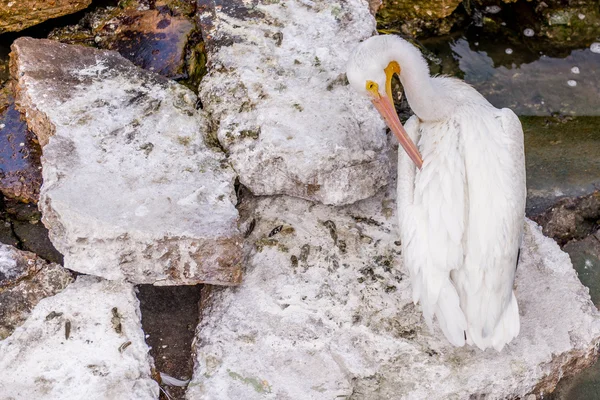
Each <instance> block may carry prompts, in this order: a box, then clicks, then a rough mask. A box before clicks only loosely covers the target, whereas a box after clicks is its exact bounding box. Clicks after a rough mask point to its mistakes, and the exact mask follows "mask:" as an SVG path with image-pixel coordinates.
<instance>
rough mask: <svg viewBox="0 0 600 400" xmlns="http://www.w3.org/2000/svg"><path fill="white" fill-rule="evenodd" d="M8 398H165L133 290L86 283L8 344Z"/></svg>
mask: <svg viewBox="0 0 600 400" xmlns="http://www.w3.org/2000/svg"><path fill="white" fill-rule="evenodd" d="M0 354H2V357H1V358H0V371H2V373H1V374H0V399H2V400H8V399H45V400H52V399H84V398H85V399H128V400H146V399H158V394H159V389H158V384H157V383H156V382H155V381H153V380H152V378H151V377H150V371H151V366H152V359H151V358H150V356H149V355H148V347H147V346H146V343H145V342H144V332H143V331H142V328H141V323H140V314H139V308H138V300H137V299H136V297H135V294H134V291H133V287H132V286H131V285H129V284H127V283H123V282H111V281H106V280H103V279H101V278H97V277H91V276H80V277H79V278H77V281H75V283H73V284H71V285H69V286H68V287H67V288H66V289H65V290H64V291H62V292H61V293H59V294H57V295H55V296H53V297H48V298H46V299H44V300H42V301H40V302H39V303H38V305H37V306H36V307H35V308H34V310H33V312H32V314H31V317H30V318H29V319H28V320H27V321H26V322H25V323H24V324H23V325H22V326H20V327H19V328H17V330H16V331H15V332H14V334H13V335H12V336H10V337H9V338H8V339H5V340H4V341H2V342H0Z"/></svg>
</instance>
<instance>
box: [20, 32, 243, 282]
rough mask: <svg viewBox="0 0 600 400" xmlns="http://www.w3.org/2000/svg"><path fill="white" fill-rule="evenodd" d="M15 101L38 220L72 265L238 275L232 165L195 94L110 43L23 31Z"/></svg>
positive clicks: (133, 272)
mask: <svg viewBox="0 0 600 400" xmlns="http://www.w3.org/2000/svg"><path fill="white" fill-rule="evenodd" d="M11 61H12V64H11V71H12V74H13V76H14V77H15V78H17V82H16V84H15V87H16V99H17V100H16V104H17V107H18V108H19V109H20V110H21V111H22V112H24V114H25V117H26V120H27V123H28V126H29V127H30V129H32V130H33V131H34V132H35V134H36V135H37V136H38V140H39V142H40V144H41V145H42V152H43V157H42V166H43V178H44V185H43V186H42V190H41V195H40V203H39V204H40V209H41V211H42V214H43V219H42V221H43V222H44V224H45V225H46V226H47V227H48V229H49V231H50V239H51V240H52V242H53V244H54V245H55V246H56V248H57V249H58V251H60V252H61V253H62V254H63V255H64V256H65V267H67V268H69V269H73V270H75V271H79V272H83V273H88V274H93V275H96V276H102V277H104V278H106V279H112V280H121V279H125V280H127V281H129V282H132V283H136V284H139V283H152V284H165V285H173V284H196V283H211V284H224V285H235V284H238V283H239V282H240V280H241V264H240V261H241V259H240V257H241V248H240V246H241V235H240V233H239V231H238V228H237V218H238V215H237V210H236V209H235V201H236V200H235V194H234V188H233V183H234V177H235V176H234V173H233V171H232V169H231V167H230V166H229V164H228V163H227V161H226V160H225V158H224V156H223V154H221V153H219V152H217V151H214V150H212V149H211V148H209V147H208V146H207V144H206V137H205V136H203V133H204V135H207V134H208V126H207V124H206V121H205V119H204V115H203V114H202V113H201V112H198V111H197V110H196V109H195V105H196V98H195V95H194V94H193V93H192V92H191V91H189V90H188V89H185V88H184V87H182V86H181V85H178V84H176V83H174V82H172V81H169V80H167V79H165V78H163V77H161V76H159V75H156V74H153V73H151V72H147V71H144V70H141V69H139V68H137V67H135V66H134V65H133V64H131V63H130V62H129V61H127V60H125V59H124V58H122V57H121V56H120V55H118V54H117V53H115V52H111V51H100V50H95V49H92V48H87V47H82V46H73V45H65V44H61V43H57V42H54V41H49V40H35V39H30V38H20V39H18V40H17V41H15V43H14V44H13V53H12V60H11Z"/></svg>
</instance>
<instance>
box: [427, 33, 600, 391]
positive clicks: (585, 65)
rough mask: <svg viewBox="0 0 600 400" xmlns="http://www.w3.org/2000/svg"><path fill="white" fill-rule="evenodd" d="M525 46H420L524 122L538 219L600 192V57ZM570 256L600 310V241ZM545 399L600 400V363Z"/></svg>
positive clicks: (479, 38) (532, 205)
mask: <svg viewBox="0 0 600 400" xmlns="http://www.w3.org/2000/svg"><path fill="white" fill-rule="evenodd" d="M598 35H599V36H598V39H600V32H598ZM520 40H521V42H519V41H515V38H514V37H510V38H509V37H503V36H502V35H498V34H494V35H490V34H486V33H485V31H484V30H483V29H479V28H477V27H471V28H469V29H468V30H467V31H465V32H459V33H456V34H453V35H452V36H447V37H441V38H433V39H426V40H422V41H421V44H422V45H423V48H424V50H425V52H428V54H426V57H427V58H428V59H429V61H430V65H431V70H432V72H433V73H437V74H446V75H451V76H457V77H459V78H462V79H464V80H465V81H466V82H468V83H469V84H471V85H473V86H474V87H475V88H476V89H477V90H478V91H479V92H481V93H482V94H483V95H484V96H485V97H486V98H487V99H488V100H489V101H490V102H491V103H492V104H493V105H494V106H496V107H499V108H501V107H509V108H511V109H512V110H514V111H515V112H516V113H517V115H519V117H520V118H521V122H522V124H523V130H524V134H525V151H526V163H527V186H528V201H527V213H528V215H535V214H537V213H539V212H541V211H543V210H545V209H547V208H548V207H549V206H551V205H552V204H554V203H555V202H556V201H557V200H558V199H560V198H561V197H572V196H580V195H584V194H588V193H591V192H592V191H594V190H598V189H600V54H597V53H595V52H593V51H591V49H590V47H589V45H590V44H591V43H586V44H585V46H583V47H582V48H579V49H557V48H554V47H552V45H549V44H544V43H540V41H539V40H537V41H536V39H535V38H529V37H526V36H523V37H522V38H521V39H520ZM598 41H599V42H600V40H598ZM565 251H567V252H568V253H569V255H570V256H571V259H572V261H573V264H574V267H575V269H576V270H577V272H578V274H579V277H580V279H581V281H582V283H583V284H584V285H586V286H587V287H588V288H589V289H590V294H591V297H592V300H593V301H594V303H595V304H596V306H600V237H596V236H590V237H588V238H587V239H586V241H582V242H572V243H569V244H568V245H567V246H565ZM545 398H546V399H553V400H596V399H600V362H598V363H596V365H595V366H593V367H591V368H589V369H588V370H586V371H584V372H582V373H581V374H579V375H578V376H576V377H574V378H570V379H566V380H564V381H561V383H560V384H559V387H558V388H557V390H556V391H555V393H553V394H552V395H550V396H549V397H545Z"/></svg>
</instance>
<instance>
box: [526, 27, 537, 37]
mask: <svg viewBox="0 0 600 400" xmlns="http://www.w3.org/2000/svg"><path fill="white" fill-rule="evenodd" d="M523 35H525V36H527V37H532V36H533V35H535V31H534V30H533V29H531V28H527V29H525V30H524V31H523Z"/></svg>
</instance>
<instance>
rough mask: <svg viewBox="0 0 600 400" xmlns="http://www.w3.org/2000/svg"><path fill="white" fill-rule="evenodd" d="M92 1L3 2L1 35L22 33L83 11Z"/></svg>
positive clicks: (1, 6) (1, 4) (11, 0)
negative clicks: (38, 25)
mask: <svg viewBox="0 0 600 400" xmlns="http://www.w3.org/2000/svg"><path fill="white" fill-rule="evenodd" d="M91 3H92V0H52V1H40V0H2V1H0V33H3V32H17V31H22V30H23V29H25V28H29V27H30V26H33V25H37V24H39V23H41V22H44V21H46V20H49V19H51V18H56V17H61V16H63V15H67V14H72V13H74V12H77V11H80V10H83V9H84V8H86V7H88V6H89V5H90V4H91Z"/></svg>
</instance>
